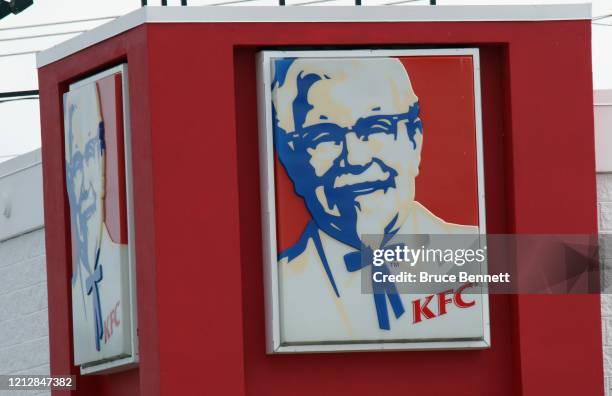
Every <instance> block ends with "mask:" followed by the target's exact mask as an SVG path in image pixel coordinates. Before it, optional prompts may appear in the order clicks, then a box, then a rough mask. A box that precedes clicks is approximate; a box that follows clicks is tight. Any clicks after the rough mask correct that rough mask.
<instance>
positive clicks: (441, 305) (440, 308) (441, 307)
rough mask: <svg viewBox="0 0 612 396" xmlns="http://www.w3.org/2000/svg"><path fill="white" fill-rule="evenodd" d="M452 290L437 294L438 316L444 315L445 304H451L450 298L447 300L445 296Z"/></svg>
mask: <svg viewBox="0 0 612 396" xmlns="http://www.w3.org/2000/svg"><path fill="white" fill-rule="evenodd" d="M452 292H453V290H452V289H451V290H446V291H443V292H442V293H438V316H441V315H444V314H446V304H448V303H452V302H453V299H452V298H447V297H446V296H447V295H449V294H451V293H452Z"/></svg>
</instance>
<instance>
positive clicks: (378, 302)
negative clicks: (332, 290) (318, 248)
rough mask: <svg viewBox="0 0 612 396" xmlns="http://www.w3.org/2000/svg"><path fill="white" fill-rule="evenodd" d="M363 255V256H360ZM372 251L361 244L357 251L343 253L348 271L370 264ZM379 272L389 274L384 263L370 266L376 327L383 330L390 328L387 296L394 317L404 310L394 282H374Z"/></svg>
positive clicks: (397, 316) (390, 247)
mask: <svg viewBox="0 0 612 396" xmlns="http://www.w3.org/2000/svg"><path fill="white" fill-rule="evenodd" d="M394 247H395V246H388V247H387V249H392V248H394ZM362 255H363V256H362ZM372 258H373V252H372V249H371V248H370V247H365V246H363V247H362V249H361V250H360V251H358V252H351V253H348V254H345V255H344V264H345V265H346V269H347V270H348V271H349V272H355V271H359V270H361V269H363V268H365V267H367V266H371V265H372ZM376 272H380V273H382V274H383V275H385V274H386V275H389V274H390V272H389V268H388V267H387V265H386V264H383V265H382V266H380V267H374V266H372V274H371V276H372V295H373V296H374V305H375V306H376V316H377V317H378V327H379V328H381V329H383V330H390V329H391V325H390V323H389V312H388V309H387V298H388V299H389V303H390V304H391V308H392V309H393V313H394V314H395V317H396V318H398V319H399V317H400V316H402V315H403V314H404V312H405V309H404V305H403V304H402V300H401V299H400V297H399V295H398V294H397V287H396V286H395V283H389V282H385V283H383V284H380V283H376V282H374V273H376Z"/></svg>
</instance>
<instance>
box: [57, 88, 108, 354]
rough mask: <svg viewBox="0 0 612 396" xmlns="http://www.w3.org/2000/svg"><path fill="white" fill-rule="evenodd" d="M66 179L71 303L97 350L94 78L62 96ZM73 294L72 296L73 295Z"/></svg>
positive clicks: (98, 168)
mask: <svg viewBox="0 0 612 396" xmlns="http://www.w3.org/2000/svg"><path fill="white" fill-rule="evenodd" d="M65 101H66V103H65V109H66V112H65V124H64V125H65V127H66V139H65V146H66V149H65V153H66V184H67V186H66V187H67V192H68V202H69V205H70V218H71V228H72V245H73V260H72V262H73V266H72V269H73V271H72V288H73V306H74V309H75V310H77V312H82V314H83V315H84V316H85V317H86V318H87V321H88V322H89V323H91V328H90V330H89V331H88V333H90V334H91V335H92V336H93V337H91V338H93V342H91V343H89V344H90V345H94V346H95V348H96V350H98V351H99V350H100V341H101V340H102V337H103V326H102V312H101V307H100V306H101V303H100V290H99V283H100V281H101V280H102V277H103V272H102V271H103V269H102V264H101V262H100V248H101V244H102V239H103V232H104V224H103V215H104V207H103V204H104V123H103V122H102V116H101V113H100V105H99V100H98V92H97V89H96V85H95V84H89V85H87V86H85V87H82V88H80V89H79V90H77V91H74V92H71V93H70V94H67V95H66V98H65ZM75 297H76V298H75Z"/></svg>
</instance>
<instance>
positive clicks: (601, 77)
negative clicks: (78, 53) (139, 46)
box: [0, 0, 612, 162]
mask: <svg viewBox="0 0 612 396" xmlns="http://www.w3.org/2000/svg"><path fill="white" fill-rule="evenodd" d="M0 1H2V0H0ZM222 1H224V0H188V4H189V5H190V6H202V5H207V4H216V3H219V2H222ZM225 1H228V0H225ZM308 1H312V0H286V4H288V5H297V4H299V3H305V2H308ZM392 1H394V0H362V4H363V5H382V4H385V3H389V2H392ZM585 2H587V1H581V0H535V1H534V0H437V3H438V4H439V5H467V4H476V5H478V4H561V3H585ZM588 2H591V1H588ZM277 3H278V2H277V0H253V1H249V2H246V3H240V4H237V5H275V4H277ZM148 4H149V5H153V6H155V5H160V0H148ZM168 4H169V5H180V0H168ZM351 4H354V0H332V1H327V2H324V3H319V4H318V5H312V6H327V5H347V6H350V5H351ZM426 4H428V1H427V0H417V1H413V2H411V3H409V4H408V5H402V6H412V5H426ZM140 6H141V4H140V0H104V1H93V0H34V4H33V5H32V6H30V7H29V8H27V9H26V10H24V11H23V12H22V13H20V14H18V15H9V16H6V17H5V18H3V19H2V20H0V92H9V91H24V90H33V89H38V82H37V74H36V56H35V54H33V53H28V54H21V55H10V54H15V53H22V52H33V51H40V50H43V49H46V48H49V47H51V46H53V45H56V44H58V43H60V42H62V41H65V40H68V39H70V38H71V37H74V36H76V35H78V34H79V33H78V32H79V31H83V30H89V29H92V28H94V27H96V26H98V25H100V24H102V23H105V22H108V21H109V20H110V19H103V20H97V21H89V22H78V23H70V24H63V25H55V26H42V27H40V26H39V27H31V28H24V29H14V28H15V27H23V26H27V25H37V24H44V23H50V22H62V21H74V20H79V19H90V18H104V17H116V16H120V15H124V14H126V13H128V12H130V11H133V10H135V9H137V8H139V7H140ZM398 6H399V5H396V6H395V7H398ZM592 6H593V17H597V16H600V15H607V14H612V0H593V1H592ZM596 22H597V23H601V24H604V25H598V24H593V34H592V39H593V42H592V45H593V87H594V89H612V17H611V18H607V19H601V20H598V21H596ZM67 32H72V33H68V34H61V35H55V36H52V37H34V38H23V37H26V36H40V35H45V34H54V33H67ZM17 37H19V38H20V39H18V40H11V39H13V38H17ZM39 147H40V120H39V109H38V100H25V101H14V102H5V103H0V162H2V161H5V160H8V159H10V158H13V157H14V156H16V155H19V154H23V153H26V152H29V151H31V150H34V149H37V148H39Z"/></svg>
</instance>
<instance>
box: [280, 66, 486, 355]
mask: <svg viewBox="0 0 612 396" xmlns="http://www.w3.org/2000/svg"><path fill="white" fill-rule="evenodd" d="M272 76H273V78H272V88H271V89H272V111H273V130H274V141H275V149H276V152H277V154H278V158H279V160H280V162H281V164H282V165H283V167H284V168H285V170H286V172H287V175H288V176H289V178H290V179H291V181H292V183H293V187H294V190H295V193H296V194H297V195H298V196H300V197H301V198H303V200H304V203H305V206H306V208H307V209H308V211H309V212H310V215H311V217H312V220H311V221H310V223H309V224H308V225H307V226H306V228H305V230H304V232H303V234H302V236H301V238H300V239H299V240H298V241H297V243H295V245H293V246H291V247H290V248H289V249H287V250H285V251H282V252H280V253H279V260H278V266H279V267H278V268H279V282H280V286H279V291H280V295H281V306H280V310H281V321H282V323H283V325H282V326H281V329H284V330H282V331H285V334H282V338H283V340H285V341H286V342H288V343H291V342H293V341H295V342H297V341H299V342H303V341H309V340H312V341H313V342H315V341H316V340H318V339H333V340H337V341H345V340H351V339H354V338H355V337H357V338H359V337H361V336H362V335H363V334H366V333H367V334H372V332H374V333H375V334H378V336H379V337H380V338H381V339H384V338H388V339H394V338H401V337H402V336H404V335H405V333H404V332H403V331H404V330H402V326H401V322H402V321H406V322H409V321H410V318H406V317H409V316H410V314H406V307H407V306H409V304H410V302H409V301H407V300H405V299H404V297H402V296H396V297H395V298H396V300H395V301H393V300H389V301H387V300H386V299H382V300H380V299H379V300H377V301H375V302H376V304H373V303H372V296H371V295H365V294H364V293H362V292H361V281H360V275H359V272H360V268H359V267H356V266H355V265H352V264H351V262H350V261H351V260H349V258H350V257H351V256H352V255H353V254H354V253H355V252H356V251H358V250H359V249H360V247H361V246H363V245H364V244H365V243H366V242H365V241H364V240H362V239H363V236H364V235H373V234H376V235H385V236H388V235H395V234H398V235H399V234H405V235H411V234H472V233H476V232H478V228H477V227H474V226H468V225H459V224H452V223H449V222H446V221H444V219H441V218H439V217H438V216H436V214H435V213H432V212H431V211H430V210H428V209H427V208H426V207H425V206H423V205H422V204H421V203H419V202H417V201H416V200H415V178H417V177H418V175H419V166H420V165H421V150H422V147H423V144H426V136H427V132H426V130H427V120H422V119H421V118H420V117H419V99H418V96H417V93H415V92H414V90H413V88H412V84H411V81H410V77H409V75H408V73H407V71H406V68H405V67H404V65H403V64H402V62H401V61H400V60H399V59H397V58H391V57H370V58H367V57H364V58H297V59H291V58H283V59H276V60H275V61H274V62H273V71H272ZM449 199H452V197H449ZM379 247H384V246H373V247H372V248H379ZM321 285H323V286H321ZM321 287H323V289H322V290H324V292H319V293H312V295H309V298H308V299H304V298H303V295H304V290H307V289H308V288H311V289H312V288H318V290H321ZM402 299H404V301H402ZM320 322H326V323H328V324H330V326H325V328H326V329H325V330H321V328H322V326H319V325H318V324H319V323H320ZM329 329H332V330H329ZM404 329H405V327H404ZM321 331H325V332H326V333H325V334H323V333H320V332H321ZM362 333H363V334H362ZM294 337H295V339H293V338H294Z"/></svg>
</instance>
